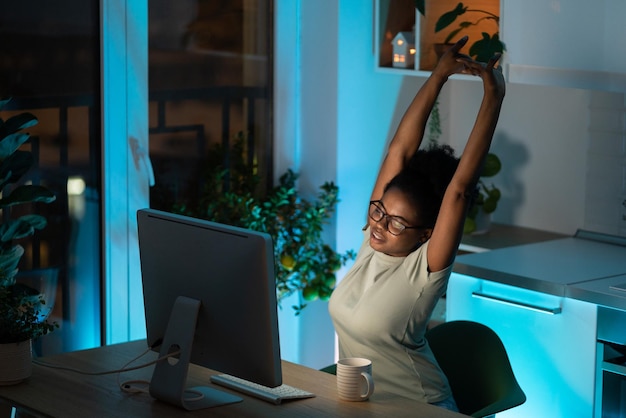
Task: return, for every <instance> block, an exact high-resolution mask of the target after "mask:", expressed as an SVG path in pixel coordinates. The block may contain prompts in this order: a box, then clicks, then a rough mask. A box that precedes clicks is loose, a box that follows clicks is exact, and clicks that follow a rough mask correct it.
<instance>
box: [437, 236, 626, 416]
mask: <svg viewBox="0 0 626 418" xmlns="http://www.w3.org/2000/svg"><path fill="white" fill-rule="evenodd" d="M625 294H626V238H624V237H617V236H608V235H604V234H598V233H594V232H590V231H582V230H581V231H578V232H577V233H576V234H575V235H574V236H572V237H565V238H558V239H552V240H547V241H543V242H536V243H530V244H522V245H514V246H510V247H506V248H500V249H494V250H491V251H484V252H480V253H473V254H466V255H461V256H459V257H457V259H456V262H455V265H454V272H453V274H452V276H451V277H450V282H449V284H448V290H447V297H446V320H448V321H450V320H458V319H465V320H473V321H477V322H480V323H483V324H485V325H488V326H490V327H491V328H493V329H494V330H495V331H496V333H498V335H499V336H500V338H502V340H503V343H504V345H505V347H506V349H507V352H508V353H509V356H510V359H511V365H512V367H513V371H514V372H515V374H516V376H517V377H518V380H519V382H520V385H521V386H522V388H523V390H524V391H525V392H526V395H527V397H528V400H527V401H526V403H525V404H524V405H521V406H519V407H517V408H514V409H512V410H510V411H507V412H505V413H502V414H501V416H504V417H529V416H533V417H534V416H541V417H543V416H549V417H564V418H565V417H567V418H570V417H593V416H594V411H596V413H595V416H596V417H598V418H599V417H601V416H602V417H604V416H621V417H623V416H626V415H624V414H623V413H622V415H612V414H617V413H619V411H616V408H618V407H619V408H624V406H622V405H626V389H623V388H626V379H624V380H623V382H624V383H622V380H618V378H616V377H615V373H614V370H613V369H614V367H613V366H612V364H609V363H610V362H609V361H608V360H609V358H610V355H609V354H608V352H605V348H606V347H607V345H606V342H607V341H608V342H610V343H619V344H620V345H621V346H624V347H626V338H622V337H621V336H620V337H619V338H615V337H610V338H609V337H606V336H604V337H603V333H604V334H606V332H605V329H606V327H607V325H608V324H612V326H613V328H610V329H618V330H622V329H624V321H626V313H625V314H623V315H622V316H619V317H618V319H613V320H610V321H607V320H606V318H605V319H603V317H602V315H601V313H602V312H606V311H607V308H610V311H613V310H619V311H622V312H626V296H625ZM604 316H606V315H604ZM603 330H604V331H603ZM623 334H624V335H626V333H623ZM603 341H604V342H603ZM624 353H626V351H624ZM603 368H605V369H608V373H612V374H610V375H608V378H607V379H604V381H603V382H599V381H598V378H597V377H598V376H607V371H605V370H603ZM624 370H626V369H624ZM624 374H626V372H625V373H624ZM620 379H622V378H620ZM598 383H600V384H599V385H598ZM607 399H608V400H610V402H607V403H606V404H603V403H604V402H605V400H607ZM619 408H618V409H619ZM597 411H605V412H606V411H608V412H607V414H600V413H599V412H597ZM499 416H500V414H499Z"/></svg>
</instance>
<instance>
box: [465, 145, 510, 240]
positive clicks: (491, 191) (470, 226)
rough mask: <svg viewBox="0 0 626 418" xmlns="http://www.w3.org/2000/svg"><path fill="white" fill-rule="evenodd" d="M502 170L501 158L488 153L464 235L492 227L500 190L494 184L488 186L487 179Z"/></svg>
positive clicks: (477, 232)
mask: <svg viewBox="0 0 626 418" xmlns="http://www.w3.org/2000/svg"><path fill="white" fill-rule="evenodd" d="M501 169H502V162H501V161H500V158H498V156H497V155H496V154H494V153H491V152H490V153H488V154H487V156H486V158H485V165H484V167H483V171H482V172H481V175H480V178H479V179H478V185H477V188H476V194H475V196H474V200H473V201H472V204H471V205H470V208H469V211H468V213H467V217H466V218H465V225H464V228H463V233H465V234H479V233H485V232H487V231H488V230H489V227H490V225H491V214H492V213H493V212H494V211H495V210H496V209H497V207H498V201H499V200H500V196H501V193H500V189H498V188H497V187H496V186H495V185H494V184H493V183H492V184H487V183H486V182H485V178H487V177H493V176H495V175H496V174H498V173H499V172H500V170H501Z"/></svg>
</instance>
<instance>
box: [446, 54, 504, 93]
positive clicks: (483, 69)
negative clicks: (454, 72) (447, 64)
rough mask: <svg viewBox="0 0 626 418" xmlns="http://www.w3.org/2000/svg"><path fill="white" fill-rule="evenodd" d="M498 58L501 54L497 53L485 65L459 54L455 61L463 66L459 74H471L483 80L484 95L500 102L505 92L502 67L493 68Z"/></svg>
mask: <svg viewBox="0 0 626 418" xmlns="http://www.w3.org/2000/svg"><path fill="white" fill-rule="evenodd" d="M500 57H501V54H499V53H497V54H495V55H494V56H493V57H492V58H491V59H490V60H489V62H488V63H486V64H485V63H482V62H478V61H474V60H473V59H471V58H470V57H467V56H462V55H460V54H459V55H458V56H457V58H456V60H457V62H458V63H460V64H462V65H463V69H462V70H461V74H471V75H475V76H478V77H480V78H482V79H483V85H484V86H485V95H487V94H489V95H493V96H494V97H495V98H496V99H499V100H502V99H503V98H504V95H505V92H506V88H505V82H504V76H503V75H502V66H498V67H496V66H495V65H496V63H497V62H498V60H500Z"/></svg>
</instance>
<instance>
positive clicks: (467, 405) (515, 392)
mask: <svg viewBox="0 0 626 418" xmlns="http://www.w3.org/2000/svg"><path fill="white" fill-rule="evenodd" d="M426 339H427V341H428V343H429V345H430V347H431V349H432V351H433V354H434V355H435V358H436V359H437V362H438V363H439V366H440V367H441V369H442V370H443V372H444V373H445V375H446V377H447V378H448V381H449V382H450V387H451V389H452V394H453V395H454V399H455V401H456V403H457V406H458V407H459V411H460V412H461V413H463V414H466V415H470V416H473V417H484V416H487V415H491V414H495V413H496V412H501V411H504V410H507V409H510V408H513V407H515V406H518V405H521V404H523V403H524V402H525V401H526V395H525V394H524V391H523V390H522V388H521V387H520V386H519V384H518V382H517V379H516V378H515V375H514V374H513V370H512V368H511V363H510V362H509V356H508V355H507V353H506V349H505V348H504V345H503V344H502V341H501V340H500V338H499V337H498V335H497V334H496V333H495V332H494V331H493V330H492V329H491V328H489V327H487V326H485V325H483V324H480V323H477V322H473V321H450V322H444V323H442V324H440V325H437V326H435V327H434V328H432V329H430V330H429V331H427V332H426Z"/></svg>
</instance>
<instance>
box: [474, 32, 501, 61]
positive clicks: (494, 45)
mask: <svg viewBox="0 0 626 418" xmlns="http://www.w3.org/2000/svg"><path fill="white" fill-rule="evenodd" d="M482 36H483V37H482V39H480V40H479V41H476V42H474V43H473V44H472V46H471V47H470V49H469V54H470V56H471V57H473V58H474V59H475V60H476V61H479V62H488V61H489V60H490V59H491V58H492V57H493V56H494V55H495V54H496V53H500V54H501V53H503V52H504V50H505V47H504V44H503V43H502V42H500V36H499V34H497V33H495V34H494V35H493V37H491V36H490V35H489V34H488V33H487V32H483V33H482Z"/></svg>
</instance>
